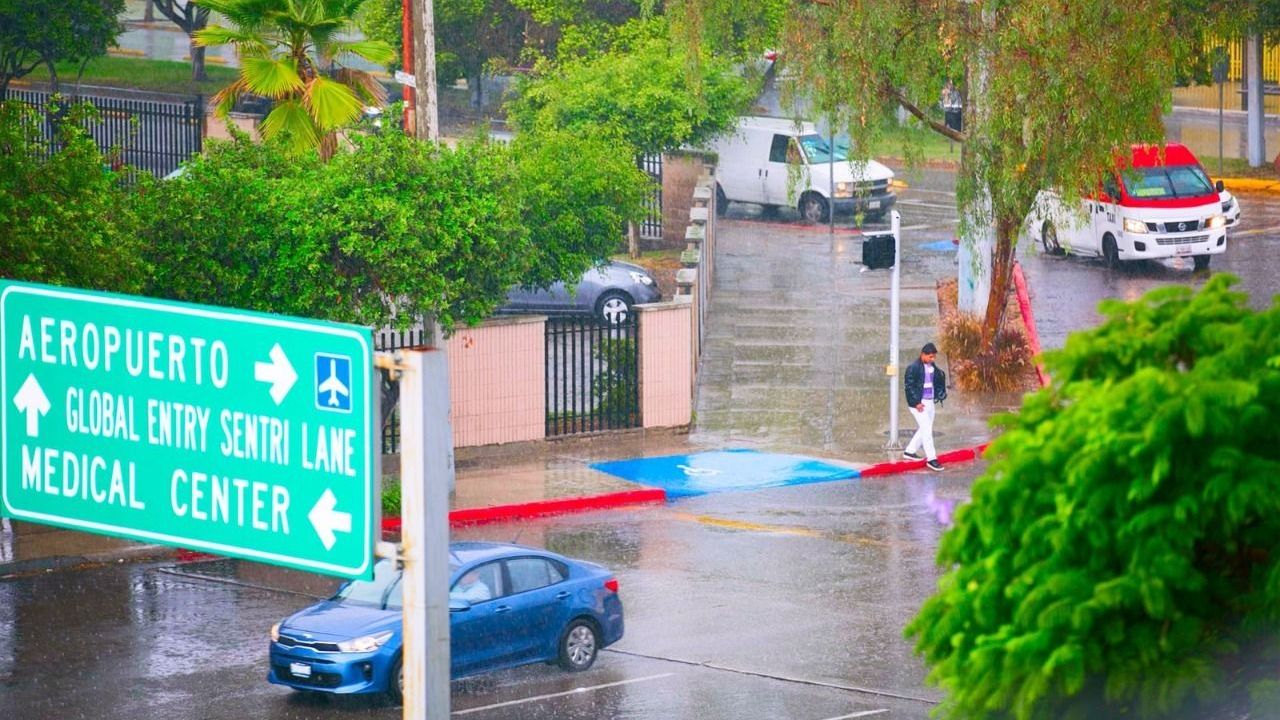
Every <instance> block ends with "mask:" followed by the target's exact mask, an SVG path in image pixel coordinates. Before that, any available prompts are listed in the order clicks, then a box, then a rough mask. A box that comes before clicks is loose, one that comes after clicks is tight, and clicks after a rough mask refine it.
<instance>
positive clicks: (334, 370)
mask: <svg viewBox="0 0 1280 720" xmlns="http://www.w3.org/2000/svg"><path fill="white" fill-rule="evenodd" d="M319 390H320V394H321V395H323V394H324V393H329V407H338V406H339V405H340V404H341V403H339V402H338V396H339V395H342V396H346V395H350V394H351V391H350V390H348V389H347V386H346V385H343V384H342V381H341V380H339V379H338V361H337V360H334V359H333V358H329V378H328V379H327V380H325V381H324V382H322V383H320V388H319Z"/></svg>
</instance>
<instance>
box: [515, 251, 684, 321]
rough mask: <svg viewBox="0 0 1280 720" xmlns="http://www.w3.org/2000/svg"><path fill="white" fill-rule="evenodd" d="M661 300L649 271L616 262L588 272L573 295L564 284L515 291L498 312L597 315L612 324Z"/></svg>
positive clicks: (656, 284) (660, 294) (516, 289)
mask: <svg viewBox="0 0 1280 720" xmlns="http://www.w3.org/2000/svg"><path fill="white" fill-rule="evenodd" d="M661 299H662V293H660V292H658V283H656V282H655V281H654V279H653V276H652V275H650V274H649V271H648V270H645V269H644V268H642V267H640V266H639V265H632V264H631V263H624V262H616V261H615V262H609V263H606V264H605V265H603V266H601V267H598V268H592V269H590V270H588V271H587V272H586V273H584V274H583V276H582V279H581V280H579V281H578V286H577V290H576V291H575V292H574V293H572V294H570V292H569V289H568V288H567V287H566V286H565V284H564V283H556V284H555V285H552V286H551V287H550V288H549V289H547V290H530V289H528V288H513V289H512V290H511V291H510V292H508V293H507V304H506V305H503V306H502V307H501V308H499V309H498V312H501V313H539V314H546V315H594V316H595V317H596V318H598V319H600V320H602V321H604V322H607V323H611V324H612V323H620V322H622V321H624V320H626V319H627V318H629V317H631V306H632V305H637V304H640V305H643V304H644V303H651V302H657V301H659V300H661Z"/></svg>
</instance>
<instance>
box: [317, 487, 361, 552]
mask: <svg viewBox="0 0 1280 720" xmlns="http://www.w3.org/2000/svg"><path fill="white" fill-rule="evenodd" d="M336 507H338V498H336V497H334V496H333V491H332V490H328V489H326V490H325V491H324V494H323V495H321V496H320V499H319V500H317V501H316V506H315V507H313V508H311V512H309V513H307V519H308V520H310V521H311V525H312V527H314V528H315V529H316V534H317V535H319V536H320V542H322V543H324V549H325V550H332V549H333V544H334V543H335V542H337V541H338V538H337V536H335V535H334V534H333V533H334V531H337V532H346V533H349V532H351V513H345V512H338V511H337V510H335V509H334V508H336Z"/></svg>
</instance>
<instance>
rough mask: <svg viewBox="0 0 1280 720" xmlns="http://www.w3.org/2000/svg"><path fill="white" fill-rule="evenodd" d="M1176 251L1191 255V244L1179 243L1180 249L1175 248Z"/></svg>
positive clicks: (1179, 253)
mask: <svg viewBox="0 0 1280 720" xmlns="http://www.w3.org/2000/svg"><path fill="white" fill-rule="evenodd" d="M1174 252H1175V253H1177V254H1178V255H1190V254H1191V246H1190V245H1179V246H1178V249H1177V250H1174Z"/></svg>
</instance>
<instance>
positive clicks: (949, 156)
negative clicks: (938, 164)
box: [872, 125, 960, 162]
mask: <svg viewBox="0 0 1280 720" xmlns="http://www.w3.org/2000/svg"><path fill="white" fill-rule="evenodd" d="M872 155H874V156H875V157H878V158H881V157H887V158H898V159H907V158H910V159H912V160H917V161H921V162H929V161H931V160H933V161H936V160H950V161H953V162H960V144H959V143H953V142H951V141H950V140H948V139H947V138H945V137H943V136H941V135H939V134H938V133H936V132H934V131H932V130H926V129H924V128H921V127H915V126H912V125H899V126H897V127H894V128H891V129H890V130H888V131H887V132H885V133H884V134H883V135H882V136H881V137H880V139H879V141H878V142H876V144H875V145H874V146H873V147H872Z"/></svg>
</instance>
